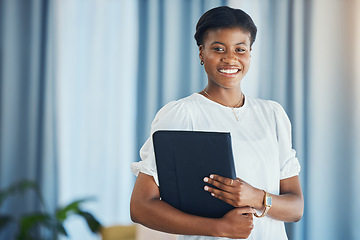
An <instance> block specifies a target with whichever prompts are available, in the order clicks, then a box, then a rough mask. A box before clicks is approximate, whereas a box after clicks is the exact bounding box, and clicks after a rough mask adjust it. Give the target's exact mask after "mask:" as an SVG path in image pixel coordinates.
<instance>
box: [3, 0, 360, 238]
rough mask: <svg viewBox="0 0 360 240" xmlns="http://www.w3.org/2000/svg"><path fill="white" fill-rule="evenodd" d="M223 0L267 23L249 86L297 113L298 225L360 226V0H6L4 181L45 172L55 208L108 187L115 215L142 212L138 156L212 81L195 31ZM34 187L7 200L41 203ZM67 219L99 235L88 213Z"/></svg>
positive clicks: (304, 230) (319, 230) (106, 204)
mask: <svg viewBox="0 0 360 240" xmlns="http://www.w3.org/2000/svg"><path fill="white" fill-rule="evenodd" d="M219 5H229V6H232V7H238V8H241V9H243V10H245V11H246V12H248V13H249V14H250V15H251V16H252V17H253V19H254V21H255V23H256V24H257V26H258V29H259V31H258V37H257V40H256V41H255V43H254V46H253V51H252V63H251V64H252V66H251V67H250V71H249V73H248V75H247V76H246V77H245V79H244V80H243V83H242V86H243V90H244V92H245V93H246V94H247V95H252V96H255V97H261V98H265V99H273V100H276V101H278V102H280V103H281V104H282V105H283V106H284V108H285V109H286V111H287V113H288V115H289V117H290V119H291V121H292V125H293V141H294V147H295V149H296V150H297V152H298V157H299V159H300V162H301V166H302V171H301V174H300V178H301V181H302V187H303V190H304V197H305V214H304V217H303V219H302V220H301V221H300V222H299V223H291V224H288V225H287V231H288V235H289V238H290V239H295V240H303V239H306V240H308V239H309V240H312V239H314V240H315V239H334V240H335V239H358V234H357V226H358V225H359V224H360V205H359V204H358V199H360V192H359V191H358V189H360V177H359V176H360V175H359V174H358V172H360V161H359V159H358V156H359V155H360V148H359V147H358V145H359V144H358V143H359V142H360V97H359V96H360V81H359V79H360V70H359V68H358V66H359V65H360V31H359V29H360V15H359V14H358V13H359V12H360V2H359V1H322V0H306V1H301V0H290V1H270V0H252V1H238V0H227V1H225V0H193V1H191V0H182V1H180V0H138V1H133V0H118V1H100V0H89V1H76V0H62V1H45V0H34V1H20V0H16V1H12V0H8V1H7V0H0V94H1V95H0V114H1V115H0V133H1V134H0V188H3V187H5V186H7V185H9V184H10V183H12V182H14V181H16V180H19V179H23V178H29V179H34V180H36V181H38V182H39V183H40V186H41V188H42V190H43V192H44V193H45V198H46V202H47V207H48V208H49V209H52V208H54V207H55V206H56V204H60V205H63V204H66V203H68V202H69V201H72V200H75V199H77V198H83V197H88V196H95V197H96V201H94V202H92V203H89V204H87V205H86V208H88V209H89V210H90V211H91V212H92V213H94V214H95V215H96V216H97V217H98V218H99V219H100V220H101V221H102V223H103V224H104V225H106V226H110V225H115V224H127V223H130V219H129V199H130V194H131V189H132V185H133V183H134V180H135V178H134V176H132V174H131V173H130V170H129V165H130V163H131V162H133V161H137V160H139V157H138V151H139V148H140V147H141V145H142V144H143V143H144V142H145V140H146V138H147V137H148V134H149V130H150V124H151V121H152V119H153V118H154V115H155V113H156V112H157V110H158V109H159V108H160V107H162V106H163V105H164V104H166V103H167V102H169V101H171V100H175V99H178V98H181V97H184V96H187V95H189V94H191V93H193V92H197V91H200V90H201V89H202V88H203V87H204V86H205V85H206V82H207V79H206V74H205V72H204V70H203V68H202V67H201V66H200V64H199V58H198V48H197V46H196V43H195V40H194V39H193V35H194V33H195V25H196V22H197V20H198V18H199V17H200V16H201V15H202V14H203V13H204V12H205V11H206V10H208V9H210V8H212V7H215V6H219ZM26 197H27V199H28V201H26V204H23V203H21V204H20V199H14V201H11V202H10V201H9V202H6V204H5V205H4V207H3V208H2V209H0V210H1V212H17V213H20V212H22V211H28V210H34V209H35V210H36V209H38V207H39V206H38V205H37V203H36V199H35V198H34V196H26ZM19 206H21V207H19ZM66 228H67V229H68V231H69V233H70V236H71V239H99V236H95V235H92V234H90V233H89V231H88V230H87V229H86V227H85V224H84V222H83V221H81V220H79V219H76V218H72V219H70V220H69V221H68V222H66ZM13 231H14V229H10V228H9V229H8V231H7V232H6V233H3V235H0V238H1V239H11V234H12V233H13Z"/></svg>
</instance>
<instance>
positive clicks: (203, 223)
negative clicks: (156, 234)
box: [130, 199, 220, 236]
mask: <svg viewBox="0 0 360 240" xmlns="http://www.w3.org/2000/svg"><path fill="white" fill-rule="evenodd" d="M130 210H131V218H132V220H133V221H134V222H136V223H140V224H142V225H144V226H147V227H149V228H151V229H155V230H158V231H162V232H167V233H173V234H182V235H203V236H217V235H219V234H220V233H218V232H217V229H218V224H217V219H211V218H203V217H198V216H194V215H190V214H186V213H183V212H181V211H179V210H177V209H176V208H174V207H172V206H170V205H169V204H167V203H165V202H164V201H161V200H159V199H151V200H148V201H146V202H144V201H136V200H132V201H131V205H130Z"/></svg>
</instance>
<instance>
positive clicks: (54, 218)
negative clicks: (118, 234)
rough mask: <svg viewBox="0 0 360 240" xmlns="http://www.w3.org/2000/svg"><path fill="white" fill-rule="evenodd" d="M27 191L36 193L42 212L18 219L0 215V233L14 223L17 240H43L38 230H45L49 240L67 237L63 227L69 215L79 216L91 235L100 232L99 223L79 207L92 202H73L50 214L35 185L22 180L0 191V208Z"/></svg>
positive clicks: (25, 215)
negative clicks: (6, 201) (13, 197)
mask: <svg viewBox="0 0 360 240" xmlns="http://www.w3.org/2000/svg"><path fill="white" fill-rule="evenodd" d="M28 190H33V191H34V192H35V193H36V195H37V197H38V199H39V202H40V205H41V208H42V209H43V211H41V212H34V213H30V214H29V213H28V214H23V215H21V216H20V217H18V218H16V217H14V216H12V215H4V214H1V213H0V232H1V231H2V230H4V229H5V227H6V226H8V225H9V224H12V223H15V224H17V226H18V231H17V234H16V239H17V240H35V239H36V240H39V239H44V238H43V237H41V235H40V234H41V233H40V232H41V231H39V228H45V229H47V231H49V232H50V235H51V236H52V237H51V239H57V238H58V235H59V234H61V235H65V236H68V233H67V232H66V229H65V227H64V221H65V220H66V219H67V218H68V217H69V216H70V215H79V216H81V217H83V218H84V219H85V221H86V223H87V225H88V227H89V228H90V230H91V231H92V232H93V233H97V232H99V231H100V229H101V224H100V222H99V221H98V220H97V219H96V218H95V217H94V216H93V215H92V214H91V213H89V212H87V211H84V210H83V209H82V208H81V207H80V205H81V204H82V203H84V202H87V201H89V200H92V199H91V198H86V199H81V200H77V201H74V202H72V203H70V204H68V205H67V206H65V207H62V208H58V209H57V210H56V211H55V213H53V214H50V213H48V212H47V211H46V208H45V204H44V200H43V198H42V195H41V192H40V190H39V188H38V186H37V184H36V183H35V182H33V181H29V180H22V181H20V182H17V183H14V184H12V185H11V186H9V187H8V188H6V189H4V190H2V191H0V208H1V206H2V204H3V203H4V201H5V199H6V198H8V197H10V196H12V195H14V194H24V193H25V192H26V191H28Z"/></svg>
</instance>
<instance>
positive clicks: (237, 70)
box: [218, 68, 240, 74]
mask: <svg viewBox="0 0 360 240" xmlns="http://www.w3.org/2000/svg"><path fill="white" fill-rule="evenodd" d="M218 71H219V72H221V73H226V74H234V73H237V72H239V71H240V69H238V68H231V69H229V68H227V69H225V68H220V69H218Z"/></svg>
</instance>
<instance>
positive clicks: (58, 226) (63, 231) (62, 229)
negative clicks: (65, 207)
mask: <svg viewBox="0 0 360 240" xmlns="http://www.w3.org/2000/svg"><path fill="white" fill-rule="evenodd" d="M56 230H57V232H58V233H60V234H62V235H64V236H67V237H68V236H69V235H68V233H67V232H66V229H65V227H64V225H63V224H62V223H60V222H57V224H56Z"/></svg>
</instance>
